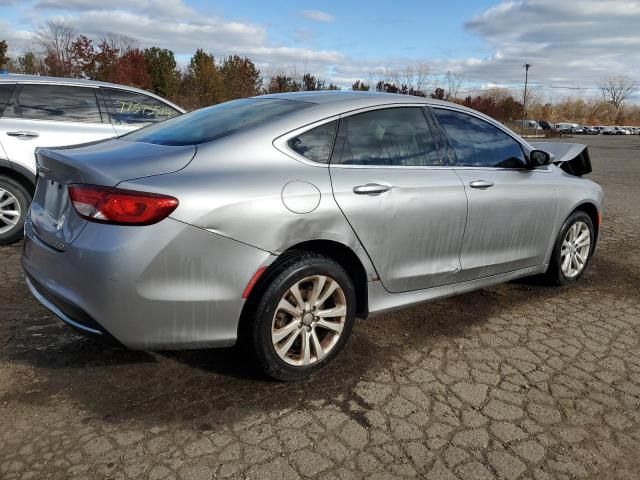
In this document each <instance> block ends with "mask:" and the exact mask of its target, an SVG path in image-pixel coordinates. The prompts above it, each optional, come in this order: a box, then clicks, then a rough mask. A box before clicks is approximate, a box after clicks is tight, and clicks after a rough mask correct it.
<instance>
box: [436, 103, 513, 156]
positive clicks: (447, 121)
mask: <svg viewBox="0 0 640 480" xmlns="http://www.w3.org/2000/svg"><path fill="white" fill-rule="evenodd" d="M433 112H434V114H435V116H436V118H437V119H438V122H439V123H440V125H441V126H442V128H443V129H444V131H445V133H446V134H447V137H449V140H450V141H451V144H452V147H453V149H454V150H455V153H456V157H457V160H458V161H457V165H460V166H464V167H496V168H523V167H525V166H526V160H525V157H524V154H523V153H522V147H521V146H520V144H519V143H518V142H516V141H515V140H514V139H513V138H512V137H511V136H509V135H507V134H506V133H505V132H503V131H502V130H500V129H499V128H498V127H496V126H494V125H491V124H490V123H489V122H485V121H484V120H481V119H479V118H477V117H474V116H472V115H468V114H466V113H462V112H455V111H453V110H445V109H441V108H434V109H433Z"/></svg>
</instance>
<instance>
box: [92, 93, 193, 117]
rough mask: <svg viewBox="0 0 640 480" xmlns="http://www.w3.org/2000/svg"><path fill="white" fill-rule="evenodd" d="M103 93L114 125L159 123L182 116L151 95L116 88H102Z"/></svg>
mask: <svg viewBox="0 0 640 480" xmlns="http://www.w3.org/2000/svg"><path fill="white" fill-rule="evenodd" d="M102 91H103V92H104V93H105V100H106V101H107V103H109V106H110V110H111V122H112V123H116V124H127V125H139V124H145V123H157V122H161V121H162V120H166V119H168V118H171V117H175V116H176V115H180V112H179V111H178V110H176V109H175V108H173V107H171V106H169V105H167V104H166V103H164V102H162V101H160V100H158V99H157V98H153V97H150V96H149V95H144V94H142V93H137V92H131V91H127V90H120V89H116V88H102Z"/></svg>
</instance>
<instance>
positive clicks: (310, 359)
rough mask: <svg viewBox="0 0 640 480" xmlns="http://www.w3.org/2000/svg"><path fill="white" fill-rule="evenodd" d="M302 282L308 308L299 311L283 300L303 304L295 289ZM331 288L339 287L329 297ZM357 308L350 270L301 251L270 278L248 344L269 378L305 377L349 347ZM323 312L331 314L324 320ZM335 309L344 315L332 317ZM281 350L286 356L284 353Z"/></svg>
mask: <svg viewBox="0 0 640 480" xmlns="http://www.w3.org/2000/svg"><path fill="white" fill-rule="evenodd" d="M321 278H324V279H325V281H324V282H322V280H321ZM320 283H323V284H322V285H320ZM296 285H298V286H299V288H298V289H297V291H298V292H299V294H300V295H299V297H298V298H299V299H301V300H303V304H302V305H303V308H304V311H303V312H300V311H299V310H297V311H296V314H295V315H293V314H292V312H291V308H290V307H289V306H288V305H285V304H284V303H282V304H281V300H282V299H286V300H287V301H288V302H289V303H290V305H293V306H294V309H295V307H297V306H298V305H300V302H299V301H296V300H295V295H294V293H292V292H293V291H294V289H295V286H296ZM318 287H320V288H318ZM334 287H335V288H334ZM330 289H333V291H332V293H330V294H329V295H327V291H328V290H330ZM314 292H318V294H317V295H318V297H316V298H318V300H319V301H322V303H319V304H318V307H319V308H316V309H314V308H313V305H309V303H310V302H307V301H308V300H312V299H313V297H312V296H313V295H314ZM325 296H327V298H326V300H323V297H325ZM282 305H284V306H285V307H286V309H283V308H282ZM305 305H306V307H305ZM355 310H356V294H355V286H354V284H353V281H352V280H351V277H350V276H349V275H348V274H347V273H346V272H345V270H344V269H343V268H342V267H341V266H340V265H339V264H338V263H336V262H335V261H334V260H332V259H330V258H327V257H324V256H321V255H317V254H312V253H300V254H298V255H296V256H294V257H292V258H288V259H286V260H285V261H283V262H282V264H280V265H279V266H277V267H276V269H275V270H274V271H272V272H270V274H269V275H268V277H267V278H266V284H264V286H263V292H262V295H261V297H260V299H259V301H258V302H257V304H256V306H255V309H253V311H252V314H251V315H250V317H249V318H248V325H247V332H246V333H247V335H248V338H247V340H248V343H249V345H248V346H249V347H250V350H251V351H252V353H253V356H254V357H255V359H256V360H257V364H258V366H259V367H260V369H261V370H262V372H263V373H265V374H266V375H268V376H269V377H271V378H274V379H276V380H281V381H294V380H301V379H304V378H306V377H308V376H310V375H311V374H313V373H314V372H316V371H318V370H320V369H321V368H323V367H324V366H325V365H327V364H328V363H329V362H331V360H332V359H333V358H334V357H335V356H336V355H337V354H338V353H339V352H340V350H341V349H342V348H343V347H344V345H345V343H346V342H347V340H348V338H349V335H350V334H351V329H352V327H353V321H354V317H355ZM305 312H306V313H305ZM320 312H324V313H325V316H324V318H323V317H321V316H320V315H319V313H320ZM330 313H344V315H339V316H333V317H332V316H331V315H330ZM327 326H330V327H331V328H327ZM337 330H340V331H339V332H338V331H337ZM272 334H275V335H277V337H273V336H272ZM314 337H315V338H314ZM305 341H306V342H308V343H305ZM305 346H306V348H305ZM318 346H319V347H320V350H319V349H318ZM287 347H288V348H287ZM276 348H277V349H279V350H280V351H281V352H284V354H282V353H281V354H278V352H277V351H276ZM304 352H309V353H308V355H304Z"/></svg>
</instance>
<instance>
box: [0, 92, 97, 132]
mask: <svg viewBox="0 0 640 480" xmlns="http://www.w3.org/2000/svg"><path fill="white" fill-rule="evenodd" d="M40 85H44V86H50V87H51V86H53V87H70V88H90V89H92V90H93V98H95V101H96V107H97V109H98V116H99V117H100V122H77V121H73V120H53V119H46V118H24V117H23V116H22V109H21V108H20V104H19V103H18V109H19V111H20V116H19V117H5V116H4V112H3V115H2V118H7V119H8V120H24V121H27V122H54V123H73V124H74V125H109V122H105V121H104V118H103V115H102V112H101V111H100V100H99V98H98V94H97V92H96V90H97V89H98V87H95V86H93V85H82V84H67V83H55V82H24V81H23V82H17V83H16V87H15V88H14V89H13V94H12V95H11V98H10V99H9V102H7V107H6V108H5V111H6V109H7V108H9V107H12V108H15V105H16V102H18V99H19V98H20V94H21V93H22V88H23V87H24V86H40Z"/></svg>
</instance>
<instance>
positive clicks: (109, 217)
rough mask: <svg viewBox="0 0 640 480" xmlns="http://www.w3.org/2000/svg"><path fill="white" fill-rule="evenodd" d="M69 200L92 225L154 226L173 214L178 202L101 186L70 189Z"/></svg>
mask: <svg viewBox="0 0 640 480" xmlns="http://www.w3.org/2000/svg"><path fill="white" fill-rule="evenodd" d="M69 198H71V203H72V204H73V208H75V210H76V212H78V215H80V216H81V217H82V218H85V219H87V220H91V221H92V222H102V223H112V224H117V225H151V224H154V223H158V222H159V221H160V220H163V219H165V218H166V217H168V216H169V214H171V212H173V211H174V210H175V209H176V207H177V206H178V199H176V198H173V197H169V196H167V195H159V194H157V193H147V192H136V191H134V190H122V189H119V188H112V187H103V186H99V185H80V184H76V185H69Z"/></svg>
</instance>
